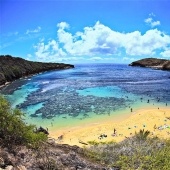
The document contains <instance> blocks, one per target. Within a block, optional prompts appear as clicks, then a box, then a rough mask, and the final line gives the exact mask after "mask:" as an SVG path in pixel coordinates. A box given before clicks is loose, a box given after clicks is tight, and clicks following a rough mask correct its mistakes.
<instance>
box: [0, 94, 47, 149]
mask: <svg viewBox="0 0 170 170" xmlns="http://www.w3.org/2000/svg"><path fill="white" fill-rule="evenodd" d="M23 116H24V114H23V113H22V112H21V111H20V110H18V109H11V107H10V103H9V102H8V101H7V100H6V99H4V97H2V96H0V145H1V146H3V147H8V148H9V147H11V146H16V145H20V146H21V145H24V146H27V147H31V148H37V147H39V146H40V145H41V144H42V143H43V142H45V141H47V135H46V134H44V133H42V132H40V133H36V132H35V126H34V125H27V124H26V123H24V122H23V120H22V119H23Z"/></svg>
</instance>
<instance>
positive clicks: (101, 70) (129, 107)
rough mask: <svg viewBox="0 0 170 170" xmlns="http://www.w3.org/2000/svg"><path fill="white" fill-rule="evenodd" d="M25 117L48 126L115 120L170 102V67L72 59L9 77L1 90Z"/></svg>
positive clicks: (57, 126)
mask: <svg viewBox="0 0 170 170" xmlns="http://www.w3.org/2000/svg"><path fill="white" fill-rule="evenodd" d="M1 94H3V95H4V96H5V97H6V98H7V99H8V100H9V101H10V103H11V106H12V107H13V108H19V109H21V110H22V111H23V112H24V113H25V117H24V118H23V119H24V121H26V122H27V123H31V124H35V125H37V126H43V127H47V128H48V129H51V130H55V129H56V130H59V129H64V128H73V127H79V126H86V125H88V124H97V123H100V122H102V121H104V120H110V121H118V120H121V119H124V118H126V117H128V116H130V115H132V114H134V113H135V112H136V111H137V110H140V109H144V108H158V109H159V108H161V107H166V105H167V106H169V105H170V72H169V71H162V70H154V69H151V68H142V67H130V66H128V65H125V64H76V65H75V68H74V69H68V70H60V71H50V72H45V73H41V74H38V75H34V76H32V77H26V78H23V79H20V80H17V81H14V82H13V83H11V84H10V85H8V86H6V87H5V88H4V89H3V90H2V91H1Z"/></svg>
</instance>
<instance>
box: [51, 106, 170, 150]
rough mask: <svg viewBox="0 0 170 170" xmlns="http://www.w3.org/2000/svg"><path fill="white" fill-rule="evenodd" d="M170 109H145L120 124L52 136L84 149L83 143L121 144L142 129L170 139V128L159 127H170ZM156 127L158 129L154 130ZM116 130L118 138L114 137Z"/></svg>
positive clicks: (55, 132)
mask: <svg viewBox="0 0 170 170" xmlns="http://www.w3.org/2000/svg"><path fill="white" fill-rule="evenodd" d="M168 118H170V108H168V107H166V108H162V109H143V110H138V111H137V112H134V113H132V114H131V116H129V117H128V118H126V119H125V120H122V121H119V122H111V121H107V122H103V123H100V124H92V125H87V126H83V127H78V128H72V129H65V130H63V131H61V130H60V131H51V132H50V136H51V137H53V138H55V139H58V137H59V136H61V135H63V138H62V140H60V141H57V142H60V143H61V144H69V145H78V146H80V147H83V146H84V144H81V143H79V141H80V140H81V141H83V142H85V143H87V142H88V141H93V140H95V141H97V142H105V141H111V140H114V141H116V142H120V141H122V140H124V139H125V138H126V137H130V136H132V135H134V134H135V132H138V131H139V130H140V129H145V130H149V131H150V132H152V133H151V135H152V136H158V137H160V138H169V139H170V134H169V135H168V133H167V132H170V128H165V129H163V130H159V129H158V127H159V126H163V127H164V125H165V126H166V125H167V126H169V127H170V119H168ZM154 127H156V129H154ZM114 129H116V134H117V135H116V136H112V134H113V133H114ZM101 134H105V135H107V137H106V138H103V139H98V137H99V136H100V135H101Z"/></svg>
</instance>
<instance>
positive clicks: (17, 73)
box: [0, 55, 74, 86]
mask: <svg viewBox="0 0 170 170" xmlns="http://www.w3.org/2000/svg"><path fill="white" fill-rule="evenodd" d="M69 68H74V65H70V64H63V63H42V62H33V61H27V60H24V59H22V58H19V57H17V58H16V57H12V56H10V55H0V86H1V85H4V84H5V83H7V82H11V81H14V80H16V79H19V78H21V77H25V76H29V75H32V74H36V73H40V72H44V71H50V70H61V69H69Z"/></svg>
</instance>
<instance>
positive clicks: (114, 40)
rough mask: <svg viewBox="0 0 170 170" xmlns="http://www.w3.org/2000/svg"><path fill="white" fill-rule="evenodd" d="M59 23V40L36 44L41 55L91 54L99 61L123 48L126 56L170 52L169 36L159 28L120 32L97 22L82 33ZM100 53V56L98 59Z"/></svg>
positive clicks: (117, 53)
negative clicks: (169, 49) (168, 50)
mask: <svg viewBox="0 0 170 170" xmlns="http://www.w3.org/2000/svg"><path fill="white" fill-rule="evenodd" d="M57 26H58V31H57V40H50V41H49V42H48V43H47V44H45V43H44V42H43V41H40V42H39V43H38V44H37V46H35V49H36V50H37V51H36V53H35V55H36V56H37V57H38V58H43V59H49V57H50V58H52V59H54V60H55V59H56V60H57V59H59V58H62V60H64V58H66V57H67V58H68V56H70V57H76V58H77V59H81V57H83V56H91V59H96V60H97V59H98V60H100V58H102V59H106V58H107V56H112V57H114V58H115V57H118V56H120V54H121V52H122V49H123V50H124V51H125V55H127V56H142V55H145V56H152V55H154V54H156V51H157V50H162V51H161V52H162V53H161V55H167V53H168V52H165V51H166V48H167V47H168V46H170V36H169V35H167V34H165V33H164V32H161V31H159V30H158V29H151V30H148V31H146V33H144V34H141V32H139V31H134V32H129V33H121V32H117V31H114V30H112V29H110V28H109V27H107V26H105V25H103V24H101V23H100V22H99V21H98V22H96V24H95V25H94V26H93V27H85V28H84V31H83V32H79V31H78V32H76V33H75V34H72V33H71V32H69V31H68V30H66V28H69V25H68V24H67V23H65V22H61V23H59V24H57ZM99 55H100V58H97V56H99ZM93 57H94V58H93ZM95 57H96V58H95ZM108 59H109V58H108ZM125 59H126V58H125Z"/></svg>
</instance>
